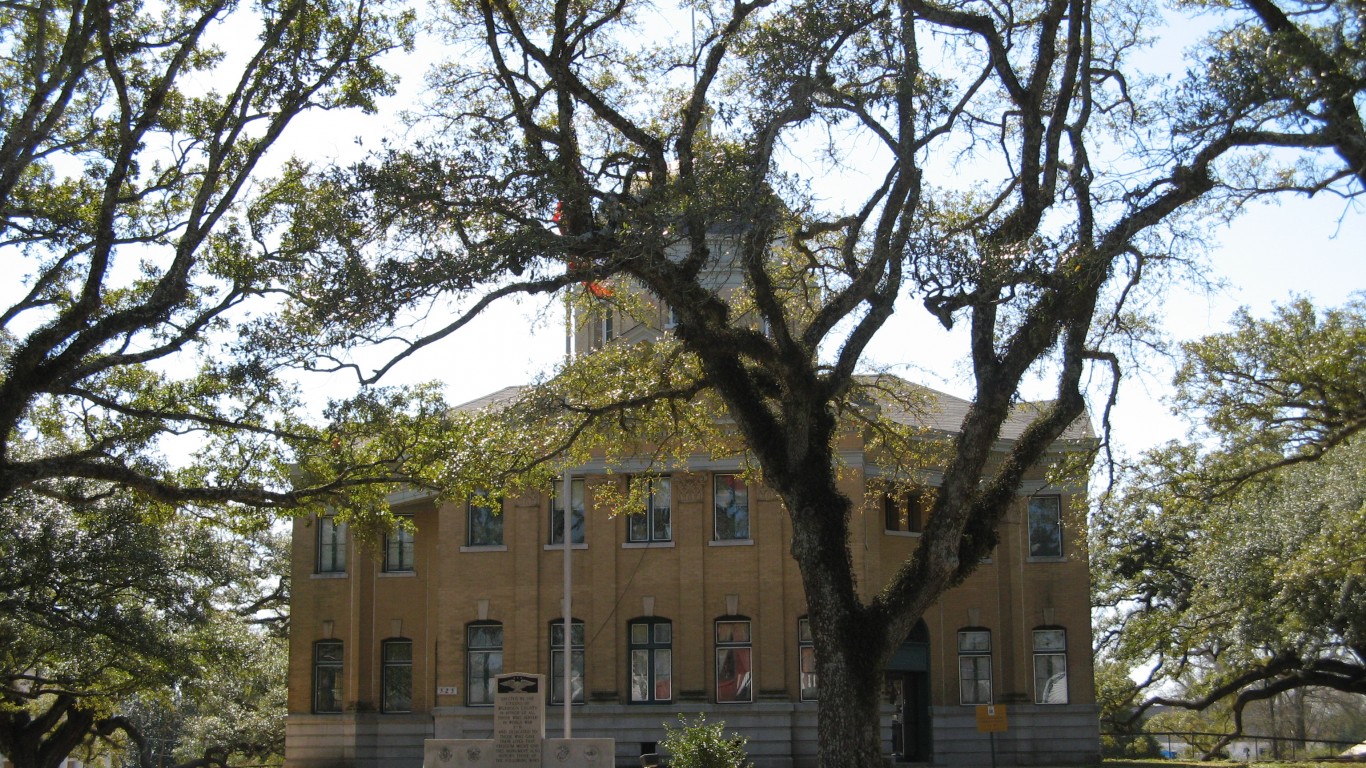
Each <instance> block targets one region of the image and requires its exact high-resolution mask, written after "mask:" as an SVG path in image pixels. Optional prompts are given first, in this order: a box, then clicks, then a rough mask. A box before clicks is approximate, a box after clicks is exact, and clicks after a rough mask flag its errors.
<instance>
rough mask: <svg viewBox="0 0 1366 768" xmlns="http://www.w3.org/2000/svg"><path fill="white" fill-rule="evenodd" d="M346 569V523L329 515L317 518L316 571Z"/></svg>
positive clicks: (335, 571)
mask: <svg viewBox="0 0 1366 768" xmlns="http://www.w3.org/2000/svg"><path fill="white" fill-rule="evenodd" d="M345 570H346V523H338V522H337V520H336V518H334V517H332V516H331V515H327V516H324V517H322V518H319V520H318V572H319V573H342V572H344V571H345Z"/></svg>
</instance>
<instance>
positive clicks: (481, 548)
mask: <svg viewBox="0 0 1366 768" xmlns="http://www.w3.org/2000/svg"><path fill="white" fill-rule="evenodd" d="M460 551H461V552H506V551H508V545H506V544H468V545H466V546H463V547H461V548H460ZM471 706H476V705H471ZM477 706H481V707H482V706H490V707H491V706H493V705H492V704H487V705H485V704H479V705H477Z"/></svg>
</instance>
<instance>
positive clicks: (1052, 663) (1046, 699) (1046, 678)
mask: <svg viewBox="0 0 1366 768" xmlns="http://www.w3.org/2000/svg"><path fill="white" fill-rule="evenodd" d="M1034 703H1035V704H1066V703H1067V656H1066V655H1065V654H1061V653H1039V654H1035V655H1034Z"/></svg>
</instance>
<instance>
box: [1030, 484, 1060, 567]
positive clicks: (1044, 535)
mask: <svg viewBox="0 0 1366 768" xmlns="http://www.w3.org/2000/svg"><path fill="white" fill-rule="evenodd" d="M1029 556H1030V557H1062V518H1061V501H1060V499H1059V498H1058V497H1057V496H1031V497H1030V499H1029Z"/></svg>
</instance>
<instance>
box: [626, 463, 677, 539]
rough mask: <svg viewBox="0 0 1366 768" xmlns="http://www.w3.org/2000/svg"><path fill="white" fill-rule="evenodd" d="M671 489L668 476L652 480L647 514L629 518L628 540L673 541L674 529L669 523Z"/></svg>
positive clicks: (647, 497)
mask: <svg viewBox="0 0 1366 768" xmlns="http://www.w3.org/2000/svg"><path fill="white" fill-rule="evenodd" d="M670 488H671V485H670V481H669V478H668V476H664V477H655V478H651V479H650V487H649V488H648V489H646V498H645V512H644V513H643V514H640V513H637V514H634V515H630V516H629V518H628V522H627V537H628V540H630V541H672V540H673V527H672V526H671V524H670V521H669V505H670Z"/></svg>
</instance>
